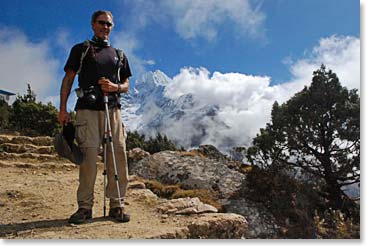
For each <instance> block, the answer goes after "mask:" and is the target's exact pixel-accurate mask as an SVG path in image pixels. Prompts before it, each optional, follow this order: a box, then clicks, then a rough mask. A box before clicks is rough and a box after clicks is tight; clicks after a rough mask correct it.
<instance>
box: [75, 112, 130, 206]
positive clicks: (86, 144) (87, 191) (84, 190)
mask: <svg viewBox="0 0 367 246" xmlns="http://www.w3.org/2000/svg"><path fill="white" fill-rule="evenodd" d="M109 113H110V122H111V130H112V141H113V145H114V152H115V159H116V167H117V175H118V181H119V187H120V195H121V204H122V206H123V204H124V201H123V200H124V197H125V194H126V190H127V184H128V169H127V158H126V145H125V139H126V131H125V127H124V125H123V123H122V119H121V110H120V109H117V108H114V109H110V110H109ZM104 127H105V111H96V110H86V109H83V110H77V112H76V134H75V135H76V136H75V138H76V141H77V143H78V144H79V147H80V148H81V151H82V152H83V157H84V159H83V163H82V164H81V165H80V167H79V187H78V191H77V200H78V206H79V208H86V209H91V208H92V207H93V202H94V184H95V181H96V175H97V155H98V153H100V147H101V145H102V143H103V136H104V129H105V128H104ZM106 160H107V163H106V170H107V187H106V196H107V197H108V198H110V208H115V207H120V204H119V200H118V192H117V185H116V180H115V176H114V175H115V171H114V165H113V160H112V151H111V147H110V144H109V143H107V158H106Z"/></svg>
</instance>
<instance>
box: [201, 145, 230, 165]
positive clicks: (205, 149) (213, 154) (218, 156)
mask: <svg viewBox="0 0 367 246" xmlns="http://www.w3.org/2000/svg"><path fill="white" fill-rule="evenodd" d="M196 151H197V152H199V153H201V154H203V155H204V156H205V157H208V158H210V159H214V160H227V161H229V160H230V159H229V158H228V157H227V156H226V155H223V154H222V153H221V152H220V151H219V150H218V149H217V148H215V147H214V146H213V145H200V146H199V148H198V149H196Z"/></svg>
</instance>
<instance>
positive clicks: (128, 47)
mask: <svg viewBox="0 0 367 246" xmlns="http://www.w3.org/2000/svg"><path fill="white" fill-rule="evenodd" d="M97 9H107V10H111V11H112V12H113V14H114V17H115V24H116V27H115V29H114V30H113V33H112V35H111V39H112V43H113V44H115V45H116V46H117V47H119V48H122V49H123V50H124V51H125V53H126V54H127V56H128V57H129V60H130V65H131V68H132V71H133V77H132V80H133V81H134V80H135V79H139V76H140V75H141V73H143V72H145V71H153V70H156V69H159V70H161V71H163V72H164V73H166V74H167V75H168V76H169V77H171V78H172V77H174V76H177V75H178V74H180V71H181V69H183V68H185V67H192V68H200V67H202V68H205V69H207V70H208V71H209V72H210V73H213V72H216V71H218V72H220V73H224V74H226V73H240V74H246V75H253V76H267V77H269V78H270V85H276V84H282V83H289V82H290V81H292V80H294V78H295V72H294V70H297V69H300V68H295V64H299V63H300V62H304V61H310V60H312V59H313V62H315V61H320V59H317V58H315V56H322V54H318V53H317V54H315V49H316V50H317V48H320V47H321V46H322V44H321V40H323V39H327V40H329V39H332V37H336V39H334V41H335V40H336V41H335V42H339V44H340V43H341V42H344V40H345V39H346V38H347V37H353V38H354V39H356V40H358V42H359V37H360V33H359V32H360V31H359V30H360V14H359V13H360V2H359V1H356V0H296V1H294V0H227V1H217V0H203V1H201V0H182V1H168V0H161V1H160V0H154V1H153V0H152V1H148V0H145V1H141V0H135V1H127V0H125V1H117V0H116V1H78V0H74V1H70V0H64V1H50V0H33V1H26V0H23V1H21V0H12V1H3V2H2V14H1V16H0V34H1V38H0V41H1V43H2V45H1V47H0V48H1V49H2V51H0V55H1V56H2V59H3V61H2V62H1V63H0V67H2V70H1V71H0V72H1V73H0V87H1V88H0V89H7V90H12V91H15V92H16V93H22V92H23V91H25V88H26V86H25V84H26V83H27V81H25V80H30V81H28V82H31V84H32V85H33V84H35V85H34V86H33V87H34V89H35V90H36V93H37V94H38V95H40V96H41V97H42V98H41V99H44V98H48V99H50V100H51V98H52V97H55V96H57V95H58V89H59V86H60V83H61V79H62V76H63V66H64V63H65V61H66V58H67V56H68V53H69V50H70V48H71V46H72V45H73V44H75V43H78V42H82V41H83V40H85V39H87V38H90V37H91V36H92V31H91V28H90V16H91V14H92V13H93V11H95V10H97ZM16 45H19V48H17V47H16ZM340 47H344V46H343V44H340V45H339V46H338V48H337V49H338V52H342V51H340V49H341V48H340ZM17 51H18V52H17ZM334 53H335V52H334ZM28 55H29V57H28V58H27V56H28ZM22 57H23V58H22ZM13 60H14V61H13ZM321 60H322V59H321ZM12 61H13V62H12ZM9 64H12V66H10V65H9ZM319 65H320V64H318V66H319ZM326 65H328V64H326ZM12 67H17V70H14V72H13V70H12ZM0 69H1V68H0ZM331 69H333V67H331ZM300 70H302V69H300ZM336 72H338V71H336ZM22 87H24V89H21V88H22Z"/></svg>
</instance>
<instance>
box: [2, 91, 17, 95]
mask: <svg viewBox="0 0 367 246" xmlns="http://www.w3.org/2000/svg"><path fill="white" fill-rule="evenodd" d="M0 94H2V95H7V96H14V95H15V94H14V93H12V92H9V91H4V90H0Z"/></svg>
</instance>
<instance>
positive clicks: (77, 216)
mask: <svg viewBox="0 0 367 246" xmlns="http://www.w3.org/2000/svg"><path fill="white" fill-rule="evenodd" d="M91 218H92V209H86V208H79V209H78V211H76V212H75V213H74V214H73V215H71V216H70V218H69V223H70V224H82V223H84V222H86V221H87V220H88V219H91Z"/></svg>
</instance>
